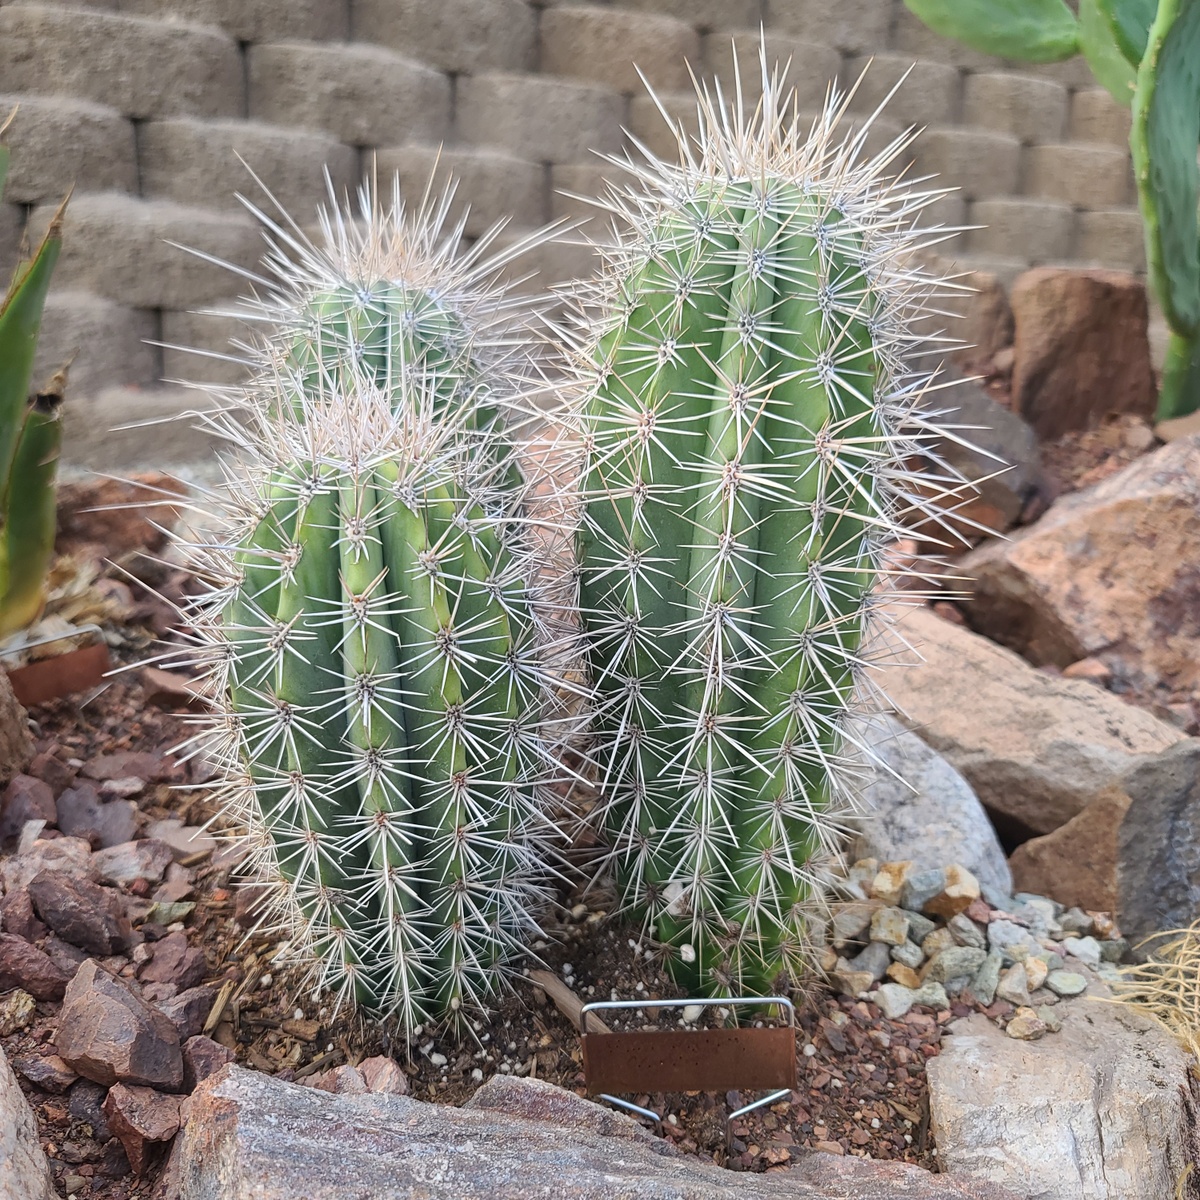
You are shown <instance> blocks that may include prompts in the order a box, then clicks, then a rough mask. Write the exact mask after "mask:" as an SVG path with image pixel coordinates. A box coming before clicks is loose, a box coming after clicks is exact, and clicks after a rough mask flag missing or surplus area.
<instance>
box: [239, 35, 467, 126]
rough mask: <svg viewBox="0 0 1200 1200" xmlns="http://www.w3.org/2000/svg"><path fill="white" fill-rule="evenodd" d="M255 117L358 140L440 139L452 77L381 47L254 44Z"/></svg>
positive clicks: (252, 89)
mask: <svg viewBox="0 0 1200 1200" xmlns="http://www.w3.org/2000/svg"><path fill="white" fill-rule="evenodd" d="M248 61H249V79H250V84H249V87H250V116H251V117H254V118H256V119H258V120H260V121H265V122H268V123H269V124H275V125H303V126H307V127H308V128H310V129H324V130H326V131H328V132H329V133H331V134H333V136H334V137H336V138H337V139H338V140H339V141H343V142H348V143H349V144H350V145H353V146H382V145H394V144H395V141H396V137H397V134H398V133H400V132H403V134H404V136H406V137H409V138H413V139H422V138H426V139H430V140H437V139H439V138H442V137H444V136H445V135H446V132H447V128H448V125H449V120H450V81H449V80H448V79H447V78H446V76H444V75H442V74H441V73H440V72H438V71H434V70H432V69H431V68H429V67H426V66H424V65H422V64H421V63H418V62H414V61H413V60H411V59H408V58H402V57H401V56H400V55H399V54H394V53H392V52H391V51H390V50H382V49H380V48H378V47H376V46H361V45H348V46H347V45H341V46H331V45H317V44H309V43H304V42H280V43H276V44H273V45H260V46H251V47H250V50H249V57H248Z"/></svg>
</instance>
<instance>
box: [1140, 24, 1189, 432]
mask: <svg viewBox="0 0 1200 1200" xmlns="http://www.w3.org/2000/svg"><path fill="white" fill-rule="evenodd" d="M1130 146H1131V148H1132V150H1133V166H1134V174H1135V177H1136V180H1137V188H1138V203H1139V206H1140V207H1141V210H1142V219H1143V221H1144V222H1145V227H1146V258H1147V264H1148V269H1149V274H1150V280H1151V283H1152V284H1153V287H1154V291H1155V294H1156V295H1157V296H1158V298H1159V301H1160V303H1161V304H1162V306H1163V312H1164V313H1165V314H1166V318H1167V324H1168V325H1169V326H1170V327H1171V332H1172V334H1173V339H1172V346H1171V353H1170V359H1169V361H1168V364H1167V370H1166V372H1165V374H1164V378H1163V388H1162V392H1161V394H1160V396H1159V412H1160V415H1168V414H1169V415H1176V416H1177V415H1182V414H1184V413H1188V412H1192V411H1194V410H1195V409H1196V408H1197V407H1200V388H1197V387H1196V383H1197V374H1196V372H1195V370H1193V369H1190V368H1189V367H1185V365H1184V364H1188V363H1190V362H1191V361H1192V360H1193V359H1194V350H1191V349H1189V346H1190V345H1191V344H1192V343H1194V341H1195V340H1196V338H1198V337H1200V221H1198V219H1197V208H1198V206H1200V168H1198V167H1197V162H1196V153H1197V146H1200V0H1161V2H1160V4H1159V6H1158V15H1157V17H1156V18H1155V21H1154V25H1153V26H1152V27H1151V30H1150V35H1149V43H1148V45H1147V49H1146V54H1145V57H1144V58H1143V60H1142V63H1141V66H1140V67H1139V68H1138V80H1137V90H1136V92H1135V95H1134V100H1133V131H1132V133H1131V135H1130Z"/></svg>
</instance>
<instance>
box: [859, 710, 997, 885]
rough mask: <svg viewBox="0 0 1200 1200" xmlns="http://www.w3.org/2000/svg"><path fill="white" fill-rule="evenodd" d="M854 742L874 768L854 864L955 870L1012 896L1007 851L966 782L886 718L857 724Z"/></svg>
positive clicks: (866, 791)
mask: <svg viewBox="0 0 1200 1200" xmlns="http://www.w3.org/2000/svg"><path fill="white" fill-rule="evenodd" d="M855 735H856V736H857V737H859V738H861V739H862V742H863V743H864V744H865V745H867V746H869V747H870V748H871V752H872V754H873V756H874V758H875V759H876V761H875V762H874V763H872V764H871V765H870V767H869V768H868V769H869V770H870V780H869V782H868V783H867V784H866V785H865V786H864V787H863V789H862V794H861V800H862V813H861V816H860V817H859V819H858V820H857V821H856V822H855V824H856V827H857V829H858V835H857V837H856V839H855V842H854V846H853V850H852V853H851V858H853V859H859V858H877V859H879V860H880V861H881V862H903V861H906V860H907V861H910V862H912V863H914V864H915V869H916V870H936V869H937V868H939V867H944V866H946V864H947V863H958V864H959V865H960V866H963V867H966V868H967V870H968V871H970V872H971V874H972V875H974V876H975V878H976V879H978V880H979V882H980V883H981V884H982V885H983V886H984V888H985V889H987V890H989V891H992V892H995V893H998V894H999V895H1002V896H1011V895H1012V890H1013V888H1012V874H1011V872H1010V871H1009V869H1008V863H1007V862H1006V861H1005V858H1004V850H1003V848H1002V847H1001V845H1000V841H999V839H998V838H997V837H996V831H995V830H994V829H993V828H992V823H991V822H990V821H989V820H988V815H987V813H986V812H985V811H984V807H983V805H982V804H980V802H979V798H978V797H977V796H976V795H975V793H974V791H972V789H971V785H970V784H969V783H968V782H967V781H966V779H964V778H963V776H962V775H961V774H960V773H959V772H958V771H956V770H955V769H954V768H953V767H952V766H951V765H950V764H949V763H948V762H947V761H946V760H945V759H944V758H943V757H942V756H941V755H940V754H938V753H937V751H936V750H932V749H930V747H928V746H927V745H926V744H925V743H924V742H923V741H922V740H921V739H920V738H919V737H917V735H916V734H915V733H910V732H909V731H908V730H907V729H905V728H904V726H903V725H901V724H900V722H899V721H897V720H896V718H895V717H892V716H890V715H888V714H886V713H885V714H882V715H880V716H876V717H871V718H868V719H867V720H864V721H862V722H860V723H859V725H858V727H857V728H856V730H855Z"/></svg>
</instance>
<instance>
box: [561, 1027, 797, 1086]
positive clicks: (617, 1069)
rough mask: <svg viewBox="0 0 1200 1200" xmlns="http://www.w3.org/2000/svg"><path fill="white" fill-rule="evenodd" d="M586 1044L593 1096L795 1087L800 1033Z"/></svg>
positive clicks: (591, 1036)
mask: <svg viewBox="0 0 1200 1200" xmlns="http://www.w3.org/2000/svg"><path fill="white" fill-rule="evenodd" d="M581 1040H582V1042H583V1074H584V1080H585V1082H586V1085H587V1090H588V1095H590V1096H596V1095H601V1094H603V1093H606V1092H632V1093H634V1094H638V1093H649V1092H727V1091H755V1090H758V1089H762V1088H771V1089H773V1090H778V1089H784V1088H786V1089H787V1090H788V1091H792V1090H794V1089H795V1087H796V1031H795V1029H793V1028H792V1027H791V1026H787V1025H785V1026H783V1027H782V1028H779V1029H697V1030H693V1031H688V1030H682V1029H680V1030H676V1029H671V1030H663V1031H661V1032H659V1031H653V1030H635V1031H633V1032H630V1033H620V1032H618V1033H585V1034H584V1035H583V1036H582V1039H581Z"/></svg>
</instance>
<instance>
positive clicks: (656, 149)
mask: <svg viewBox="0 0 1200 1200" xmlns="http://www.w3.org/2000/svg"><path fill="white" fill-rule="evenodd" d="M699 128H700V122H699V119H698V118H697V116H696V94H695V92H665V93H663V94H662V95H661V96H659V97H658V99H657V103H656V102H655V100H653V99H651V98H650V97H649V96H634V98H633V99H632V100H631V101H630V102H629V132H630V133H631V134H632V135H633V137H635V138H636V139H637V140H638V141H639V142H640V143H641V144H642V145H643V146H645V147H646V148H647V149H648V150H649V151H650V152H651V153H652V154H654V155H656V156H657V157H658V158H662V159H666V160H667V161H668V162H674V161H675V160H676V159H677V158H678V157H679V141H678V136H677V134H676V132H675V131H676V129H678V130H681V131H682V133H683V135H684V136H685V137H688V138H692V137H695V135H696V133H697V132H698V130H699Z"/></svg>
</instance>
